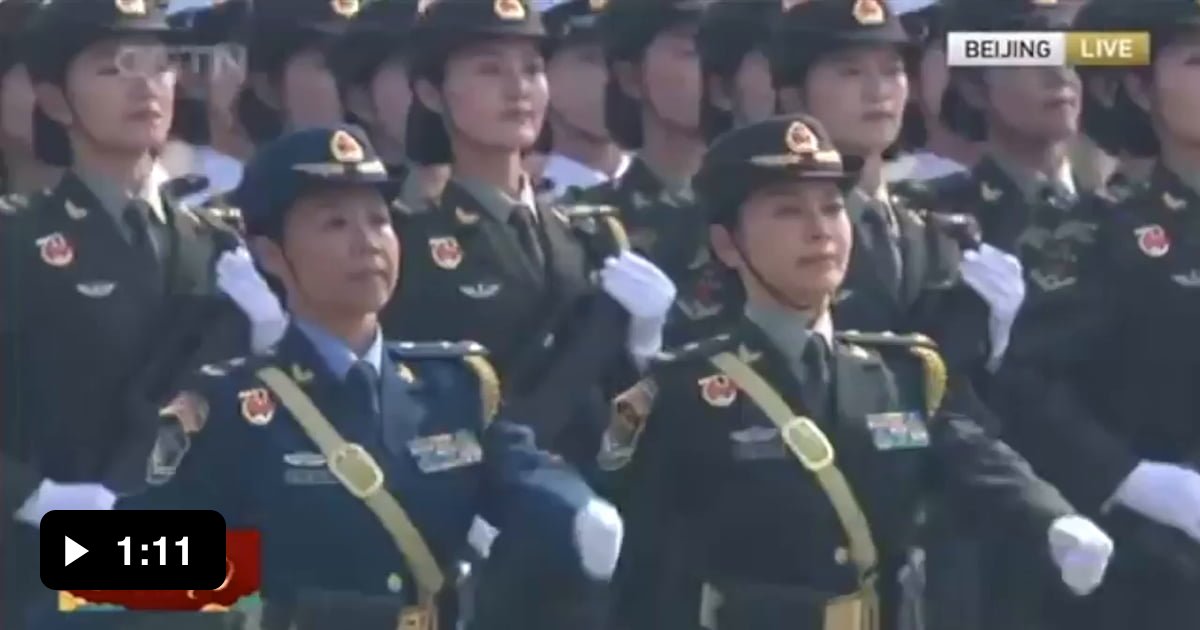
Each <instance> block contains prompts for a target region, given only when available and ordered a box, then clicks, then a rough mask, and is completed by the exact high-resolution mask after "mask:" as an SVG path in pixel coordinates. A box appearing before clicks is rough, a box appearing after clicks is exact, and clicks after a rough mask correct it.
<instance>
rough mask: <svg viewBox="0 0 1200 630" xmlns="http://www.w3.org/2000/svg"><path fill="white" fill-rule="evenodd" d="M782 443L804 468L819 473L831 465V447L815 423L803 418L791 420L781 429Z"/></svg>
mask: <svg viewBox="0 0 1200 630" xmlns="http://www.w3.org/2000/svg"><path fill="white" fill-rule="evenodd" d="M783 441H784V442H785V443H786V444H787V445H788V446H789V447H790V448H791V450H792V452H793V453H795V454H796V457H797V458H799V459H800V463H802V464H804V467H805V468H807V469H809V470H811V471H813V472H819V471H821V470H824V469H826V468H829V467H830V466H831V465H833V445H832V444H830V443H829V438H828V437H826V436H825V433H824V432H823V431H821V428H820V427H818V426H817V425H816V423H815V422H813V421H812V420H810V419H809V418H805V417H804V416H798V417H796V418H793V419H792V421H791V422H789V423H787V425H786V426H784V427H783Z"/></svg>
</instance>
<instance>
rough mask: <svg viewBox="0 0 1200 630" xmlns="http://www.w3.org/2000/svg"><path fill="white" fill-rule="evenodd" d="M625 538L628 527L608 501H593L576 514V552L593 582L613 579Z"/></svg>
mask: <svg viewBox="0 0 1200 630" xmlns="http://www.w3.org/2000/svg"><path fill="white" fill-rule="evenodd" d="M624 538H625V523H624V521H622V520H621V515H620V514H618V513H617V508H615V507H613V506H612V504H611V503H609V502H608V501H605V500H603V499H592V500H591V501H588V504H587V505H585V506H583V509H581V510H579V512H577V513H576V514H575V549H576V550H577V551H579V559H580V562H581V564H582V565H583V570H584V571H585V572H586V573H587V574H588V576H589V577H591V578H592V579H596V580H607V579H609V578H611V577H612V574H613V572H614V571H616V570H617V556H618V555H620V553H621V541H622V540H623V539H624Z"/></svg>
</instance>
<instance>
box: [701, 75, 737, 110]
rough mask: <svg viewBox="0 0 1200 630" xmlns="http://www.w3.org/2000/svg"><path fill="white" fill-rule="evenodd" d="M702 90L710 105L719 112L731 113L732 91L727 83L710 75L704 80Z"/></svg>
mask: <svg viewBox="0 0 1200 630" xmlns="http://www.w3.org/2000/svg"><path fill="white" fill-rule="evenodd" d="M704 90H705V94H706V97H707V98H708V103H709V104H710V105H712V106H713V107H715V108H717V109H719V110H721V111H725V112H732V111H733V93H732V92H733V90H732V89H731V87H730V85H729V82H728V81H726V80H725V79H723V78H721V77H719V76H717V75H715V74H710V75H708V76H707V77H705V79H704Z"/></svg>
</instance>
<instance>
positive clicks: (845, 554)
mask: <svg viewBox="0 0 1200 630" xmlns="http://www.w3.org/2000/svg"><path fill="white" fill-rule="evenodd" d="M833 561H834V562H836V563H838V564H846V563H847V562H850V550H849V549H847V548H845V547H838V548H837V549H834V550H833Z"/></svg>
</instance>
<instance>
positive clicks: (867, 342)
mask: <svg viewBox="0 0 1200 630" xmlns="http://www.w3.org/2000/svg"><path fill="white" fill-rule="evenodd" d="M834 337H835V338H836V339H838V340H839V341H841V342H843V343H848V344H853V345H856V346H868V347H875V348H880V347H892V348H898V349H907V350H908V354H910V355H912V356H913V357H914V358H916V359H917V360H918V361H920V362H921V367H922V368H923V369H924V371H925V404H926V407H927V409H926V411H927V412H928V413H929V414H930V415H931V416H932V415H933V414H934V413H935V412H936V411H937V410H938V409H939V408H940V407H941V406H942V399H943V398H945V396H946V381H947V378H948V377H947V372H946V363H945V361H943V360H942V355H941V354H939V353H938V350H937V344H936V343H935V342H934V341H933V340H932V339H930V338H929V337H926V336H925V335H921V334H911V335H897V334H895V333H890V332H880V333H863V332H858V331H856V330H848V331H844V332H837V333H834Z"/></svg>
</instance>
